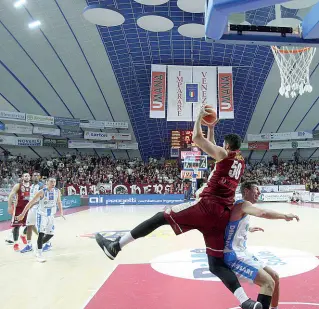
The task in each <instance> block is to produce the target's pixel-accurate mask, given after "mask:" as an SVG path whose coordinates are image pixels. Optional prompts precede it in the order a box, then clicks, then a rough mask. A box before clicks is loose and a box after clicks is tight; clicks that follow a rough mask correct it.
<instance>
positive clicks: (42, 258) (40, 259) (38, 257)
mask: <svg viewBox="0 0 319 309" xmlns="http://www.w3.org/2000/svg"><path fill="white" fill-rule="evenodd" d="M35 256H36V258H37V261H38V262H39V263H44V262H46V259H45V258H44V257H43V255H42V251H38V252H37V253H36V255H35Z"/></svg>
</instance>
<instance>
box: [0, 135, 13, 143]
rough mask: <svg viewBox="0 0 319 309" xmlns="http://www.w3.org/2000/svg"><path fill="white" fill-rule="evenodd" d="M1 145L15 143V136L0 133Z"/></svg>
mask: <svg viewBox="0 0 319 309" xmlns="http://www.w3.org/2000/svg"><path fill="white" fill-rule="evenodd" d="M0 144H1V145H17V138H16V137H15V136H6V135H0Z"/></svg>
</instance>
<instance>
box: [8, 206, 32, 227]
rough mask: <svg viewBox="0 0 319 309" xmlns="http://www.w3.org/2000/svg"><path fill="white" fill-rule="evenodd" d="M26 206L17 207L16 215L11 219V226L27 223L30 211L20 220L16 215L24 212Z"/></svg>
mask: <svg viewBox="0 0 319 309" xmlns="http://www.w3.org/2000/svg"><path fill="white" fill-rule="evenodd" d="M23 209H24V208H16V209H15V212H14V216H12V221H11V226H12V227H16V226H25V225H26V221H27V216H28V212H29V211H28V212H27V213H26V215H25V216H24V218H23V219H22V220H21V221H18V220H17V219H16V218H15V217H17V216H19V215H21V214H22V212H23Z"/></svg>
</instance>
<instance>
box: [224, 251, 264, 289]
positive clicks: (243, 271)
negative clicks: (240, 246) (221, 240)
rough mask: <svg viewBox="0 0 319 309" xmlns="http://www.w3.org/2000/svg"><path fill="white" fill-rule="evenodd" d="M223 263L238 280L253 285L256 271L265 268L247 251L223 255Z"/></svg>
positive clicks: (262, 263)
mask: <svg viewBox="0 0 319 309" xmlns="http://www.w3.org/2000/svg"><path fill="white" fill-rule="evenodd" d="M224 261H225V263H226V264H227V266H228V267H229V268H230V269H231V270H232V271H233V272H234V273H235V274H236V276H237V278H238V279H239V280H245V281H248V282H250V283H254V281H255V279H256V276H257V274H258V271H259V270H260V269H263V268H264V267H266V264H265V263H264V262H262V261H260V260H258V258H257V257H255V256H254V255H253V254H251V253H249V252H248V251H244V252H240V253H235V252H234V251H233V252H227V253H225V254H224Z"/></svg>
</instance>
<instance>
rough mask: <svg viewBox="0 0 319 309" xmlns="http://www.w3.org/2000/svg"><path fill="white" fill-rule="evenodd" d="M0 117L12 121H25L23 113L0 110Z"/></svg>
mask: <svg viewBox="0 0 319 309" xmlns="http://www.w3.org/2000/svg"><path fill="white" fill-rule="evenodd" d="M0 119H3V120H12V121H25V113H18V112H7V111H0Z"/></svg>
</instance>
